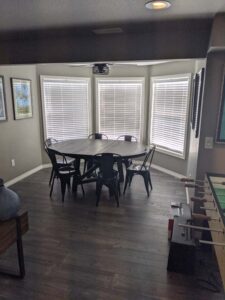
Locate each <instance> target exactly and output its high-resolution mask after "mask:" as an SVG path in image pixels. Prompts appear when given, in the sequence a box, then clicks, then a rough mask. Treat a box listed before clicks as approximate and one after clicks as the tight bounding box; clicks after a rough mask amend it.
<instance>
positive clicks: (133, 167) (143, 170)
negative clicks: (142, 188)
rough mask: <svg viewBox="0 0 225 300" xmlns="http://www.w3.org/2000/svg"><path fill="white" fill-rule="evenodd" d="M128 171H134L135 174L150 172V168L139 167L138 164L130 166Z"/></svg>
mask: <svg viewBox="0 0 225 300" xmlns="http://www.w3.org/2000/svg"><path fill="white" fill-rule="evenodd" d="M127 170H128V171H133V172H135V171H136V172H145V171H148V170H149V166H144V167H143V166H142V165H138V164H132V165H130V166H129V168H127Z"/></svg>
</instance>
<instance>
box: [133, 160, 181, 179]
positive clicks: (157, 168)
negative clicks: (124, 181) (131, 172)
mask: <svg viewBox="0 0 225 300" xmlns="http://www.w3.org/2000/svg"><path fill="white" fill-rule="evenodd" d="M135 162H137V163H138V164H142V163H143V161H141V160H135ZM151 167H152V168H153V169H155V170H158V171H160V172H162V173H165V174H168V175H171V176H173V177H175V178H178V179H181V178H183V177H185V176H184V175H182V174H179V173H177V172H174V171H171V170H168V169H166V168H163V167H160V166H158V165H155V164H151Z"/></svg>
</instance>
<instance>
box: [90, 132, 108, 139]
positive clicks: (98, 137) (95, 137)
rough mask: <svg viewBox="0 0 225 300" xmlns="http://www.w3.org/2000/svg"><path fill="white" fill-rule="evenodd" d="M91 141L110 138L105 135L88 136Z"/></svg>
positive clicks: (92, 134)
mask: <svg viewBox="0 0 225 300" xmlns="http://www.w3.org/2000/svg"><path fill="white" fill-rule="evenodd" d="M88 138H89V139H95V140H108V137H107V135H106V134H104V133H98V132H96V133H91V134H89V136H88Z"/></svg>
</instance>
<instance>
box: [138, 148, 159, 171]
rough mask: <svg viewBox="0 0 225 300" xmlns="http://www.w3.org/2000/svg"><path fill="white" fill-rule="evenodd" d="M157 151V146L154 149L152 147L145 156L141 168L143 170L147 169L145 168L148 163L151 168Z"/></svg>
mask: <svg viewBox="0 0 225 300" xmlns="http://www.w3.org/2000/svg"><path fill="white" fill-rule="evenodd" d="M155 149H156V146H155V145H153V146H152V147H150V149H149V150H148V152H147V153H146V155H145V158H144V161H143V164H142V166H141V170H142V169H143V168H145V166H146V164H147V163H148V165H149V166H151V163H152V160H153V156H154V153H155Z"/></svg>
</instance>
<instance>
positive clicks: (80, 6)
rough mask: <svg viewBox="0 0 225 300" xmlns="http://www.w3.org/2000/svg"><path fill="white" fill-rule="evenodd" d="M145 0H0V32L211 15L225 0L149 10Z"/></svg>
mask: <svg viewBox="0 0 225 300" xmlns="http://www.w3.org/2000/svg"><path fill="white" fill-rule="evenodd" d="M145 2H146V1H145V0H0V32H8V31H20V30H34V29H48V28H62V27H79V26H93V28H96V27H104V26H107V24H120V23H121V24H124V23H127V24H128V23H135V22H147V21H156V20H167V19H177V18H179V19H180V18H182V19H183V18H190V17H191V18H213V16H214V15H215V13H217V12H225V0H171V1H170V2H171V4H172V6H171V7H170V8H169V9H168V10H165V11H150V10H147V9H146V8H145V6H144V4H145Z"/></svg>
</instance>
